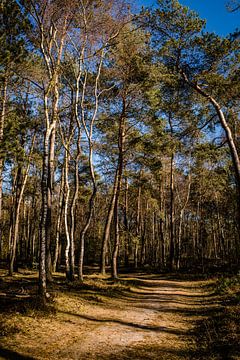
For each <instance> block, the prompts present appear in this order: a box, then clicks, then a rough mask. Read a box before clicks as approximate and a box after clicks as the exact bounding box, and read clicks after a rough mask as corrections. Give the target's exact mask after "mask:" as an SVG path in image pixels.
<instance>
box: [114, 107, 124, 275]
mask: <svg viewBox="0 0 240 360" xmlns="http://www.w3.org/2000/svg"><path fill="white" fill-rule="evenodd" d="M124 115H125V100H123V109H122V114H121V117H120V119H119V131H118V152H119V153H118V173H117V193H116V197H115V204H114V206H115V214H114V219H115V242H114V250H113V257H112V276H113V278H114V279H117V277H118V274H117V258H118V251H119V246H120V234H119V215H118V210H119V209H118V208H119V197H120V191H121V183H122V173H123V160H124V159H123V154H124V148H125V118H124Z"/></svg>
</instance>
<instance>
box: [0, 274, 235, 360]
mask: <svg viewBox="0 0 240 360" xmlns="http://www.w3.org/2000/svg"><path fill="white" fill-rule="evenodd" d="M36 276H37V275H36V273H35V272H30V271H22V272H21V273H20V274H17V275H15V276H14V277H13V278H10V277H8V276H7V275H4V274H3V276H2V277H1V278H0V279H1V281H0V284H1V292H0V299H1V314H0V316H1V318H0V320H1V321H0V323H1V328H0V331H1V338H0V339H1V348H0V358H1V359H164V360H165V359H171V360H172V359H200V358H201V359H203V358H205V359H206V351H207V342H209V340H210V341H211V340H212V334H213V333H214V331H212V329H211V328H210V327H209V326H208V324H209V322H208V320H207V319H208V318H209V316H210V314H212V313H213V312H217V311H219V310H220V309H221V306H222V305H221V301H220V300H221V299H220V297H219V296H217V295H216V294H215V293H213V292H212V285H213V284H214V280H189V279H188V280H186V279H184V278H183V277H181V278H180V277H179V276H178V277H177V276H175V277H174V276H172V275H171V276H170V275H169V276H168V275H162V276H161V275H149V274H144V273H138V274H131V275H125V276H124V275H122V277H121V279H120V281H119V282H117V283H116V282H112V281H111V279H109V278H107V277H105V278H100V277H99V276H98V275H94V274H93V275H89V276H87V277H86V279H85V282H84V283H79V282H75V283H73V284H70V283H68V282H66V281H65V280H64V279H63V274H57V275H55V277H54V282H53V283H52V284H51V285H50V298H51V299H52V301H51V305H50V307H49V310H48V311H47V312H46V311H41V309H40V308H39V306H38V303H37V300H36V297H34V296H33V294H34V293H36V289H37V278H36ZM205 320H206V321H205ZM203 323H204V327H205V329H202V328H201V324H203ZM215 330H216V329H215ZM204 337H205V340H204ZM204 342H205V345H204ZM204 346H205V348H204ZM235 350H236V349H235ZM222 351H223V352H222ZM229 351H230V350H229V349H227V348H222V349H221V351H220V352H221V356H223V357H217V356H218V354H217V353H215V354H213V356H212V357H210V354H208V357H207V358H208V359H210V358H212V359H218V358H219V359H220V358H222V359H223V358H224V359H238V358H239V357H238V356H237V355H235V356H234V353H230V352H229ZM224 356H225V357H224ZM231 356H232V357H231Z"/></svg>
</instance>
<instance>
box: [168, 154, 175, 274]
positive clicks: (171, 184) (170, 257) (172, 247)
mask: <svg viewBox="0 0 240 360" xmlns="http://www.w3.org/2000/svg"><path fill="white" fill-rule="evenodd" d="M170 167H171V170H170V171H171V172H170V250H169V262H170V264H169V265H170V271H172V270H173V266H174V255H175V249H174V170H173V167H174V155H173V154H172V156H171V165H170Z"/></svg>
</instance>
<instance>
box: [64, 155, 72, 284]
mask: <svg viewBox="0 0 240 360" xmlns="http://www.w3.org/2000/svg"><path fill="white" fill-rule="evenodd" d="M68 163H69V149H66V150H65V158H64V227H65V235H66V240H67V244H66V249H65V271H66V278H67V280H70V281H71V280H72V279H71V276H70V246H71V239H70V233H69V224H68V208H69V195H70V187H69V179H68Z"/></svg>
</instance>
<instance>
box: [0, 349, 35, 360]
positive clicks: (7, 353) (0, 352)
mask: <svg viewBox="0 0 240 360" xmlns="http://www.w3.org/2000/svg"><path fill="white" fill-rule="evenodd" d="M0 359H6V360H35V358H33V357H31V356H28V355H27V356H26V355H21V354H19V353H18V352H16V351H13V350H8V349H4V348H2V347H0Z"/></svg>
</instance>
